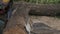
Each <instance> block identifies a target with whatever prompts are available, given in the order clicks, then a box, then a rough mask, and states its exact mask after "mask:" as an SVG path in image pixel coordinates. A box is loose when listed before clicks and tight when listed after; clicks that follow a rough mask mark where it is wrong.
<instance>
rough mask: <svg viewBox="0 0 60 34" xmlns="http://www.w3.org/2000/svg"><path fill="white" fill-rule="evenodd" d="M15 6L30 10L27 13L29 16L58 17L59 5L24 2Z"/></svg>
mask: <svg viewBox="0 0 60 34" xmlns="http://www.w3.org/2000/svg"><path fill="white" fill-rule="evenodd" d="M15 4H16V5H19V6H23V5H24V6H25V8H27V7H28V8H31V9H30V11H28V12H29V15H39V16H60V4H31V3H26V2H17V3H15ZM27 10H28V9H27Z"/></svg>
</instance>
